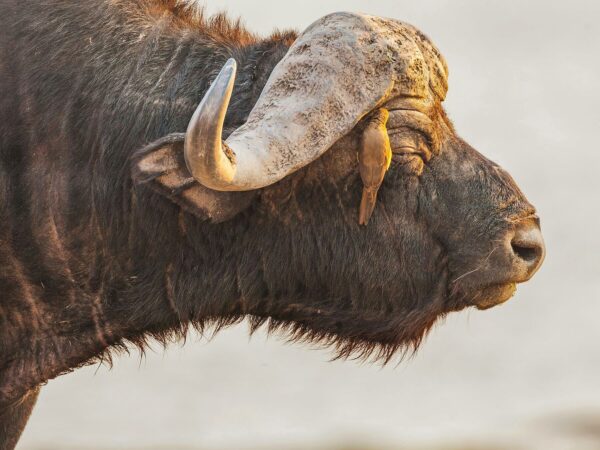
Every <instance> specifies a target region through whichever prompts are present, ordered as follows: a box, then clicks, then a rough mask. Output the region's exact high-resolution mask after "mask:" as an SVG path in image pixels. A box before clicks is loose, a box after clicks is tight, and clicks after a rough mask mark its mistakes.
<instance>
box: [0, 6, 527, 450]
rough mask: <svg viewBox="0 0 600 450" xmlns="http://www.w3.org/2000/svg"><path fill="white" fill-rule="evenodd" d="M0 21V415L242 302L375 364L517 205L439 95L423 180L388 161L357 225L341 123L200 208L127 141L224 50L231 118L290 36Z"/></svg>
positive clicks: (441, 303) (35, 13) (172, 107)
mask: <svg viewBox="0 0 600 450" xmlns="http://www.w3.org/2000/svg"><path fill="white" fill-rule="evenodd" d="M0 29H1V30H2V34H0V52H1V53H0V86H1V88H2V92H3V93H9V94H8V95H4V94H3V95H2V98H0V220H1V222H0V223H1V225H0V292H2V294H1V295H2V297H1V299H0V405H4V406H3V407H1V406H0V411H2V410H3V409H4V411H8V410H7V409H6V408H10V407H11V406H9V405H13V404H15V402H18V401H19V399H21V398H24V396H26V395H28V392H30V391H31V390H32V389H35V388H36V387H37V386H39V385H40V384H41V383H44V382H45V381H47V380H49V379H51V378H53V377H56V376H58V375H60V374H62V373H65V372H68V371H71V370H73V369H74V368H76V367H79V366H81V365H83V364H90V363H92V362H94V361H98V360H107V359H110V354H111V352H112V351H115V350H119V349H125V346H126V345H127V344H128V343H133V344H134V345H137V346H139V347H140V348H143V346H144V345H145V342H146V340H147V339H149V338H156V339H158V340H159V341H161V342H168V341H170V340H172V339H179V338H181V337H183V336H184V335H185V333H186V331H187V329H188V327H189V326H190V325H191V326H194V327H195V328H197V329H199V330H201V331H202V330H205V329H206V328H207V327H209V326H212V327H215V328H216V329H219V328H221V327H223V326H226V325H230V324H233V323H237V322H239V321H241V320H243V319H244V318H248V319H249V321H250V323H251V325H252V328H253V329H256V328H258V327H259V326H261V325H262V324H266V325H267V327H268V329H269V331H284V332H286V333H288V335H289V336H290V339H291V340H294V341H304V342H309V343H314V344H319V345H331V346H333V347H334V348H335V349H336V351H337V355H338V356H340V357H348V356H352V355H354V356H357V357H368V356H370V355H374V356H375V357H378V358H381V359H382V360H384V361H387V360H389V359H390V358H391V356H392V355H393V354H394V353H395V352H396V351H397V350H402V351H412V350H414V349H415V348H416V347H417V346H418V344H419V342H420V341H421V339H422V338H423V336H424V334H425V332H426V331H427V330H428V329H429V328H430V327H431V326H432V325H433V324H434V322H435V321H436V319H437V318H438V317H440V316H442V315H444V314H445V313H446V312H448V311H451V310H454V309H460V308H462V307H464V306H466V305H468V304H469V303H468V300H469V299H470V296H471V295H472V293H473V292H475V290H476V288H477V286H476V285H475V284H467V283H466V280H461V282H460V283H454V284H453V283H452V280H454V279H456V276H457V275H460V274H461V273H464V272H465V271H466V270H468V269H469V268H471V267H472V266H473V264H477V263H478V261H481V260H482V259H483V258H484V257H485V256H486V255H487V254H488V253H489V251H490V248H491V246H492V245H493V244H492V243H493V242H494V239H496V238H497V237H498V236H499V235H501V234H502V233H504V232H505V231H506V229H507V228H509V227H510V220H511V218H514V217H518V216H521V215H524V214H529V213H531V207H530V205H529V204H528V203H527V202H526V201H525V199H524V197H523V196H522V194H521V193H520V192H519V191H518V189H517V188H516V186H515V185H514V183H513V182H512V180H510V178H509V177H508V176H507V175H506V174H504V173H503V172H501V171H499V169H498V168H497V166H495V165H494V164H493V163H491V162H489V161H487V160H485V159H484V158H483V157H481V156H480V155H479V154H477V152H475V151H474V150H473V149H471V148H470V147H469V146H468V145H467V144H466V143H464V142H463V141H461V140H460V139H459V138H457V137H456V136H455V134H454V131H453V130H452V128H451V126H450V125H449V122H448V121H447V120H446V119H445V116H444V115H443V111H442V110H441V107H439V108H438V109H439V117H438V118H437V120H438V121H439V123H440V127H441V128H440V129H441V130H442V131H441V132H440V133H441V134H440V136H438V137H436V139H439V140H440V146H441V148H442V150H441V152H440V155H439V156H437V157H434V158H433V159H432V161H431V162H430V164H428V166H427V167H426V168H425V170H424V172H423V174H422V176H420V177H417V176H414V175H413V174H411V173H410V172H409V171H408V170H407V169H406V168H405V167H402V166H398V165H396V166H394V165H392V167H391V169H390V171H389V173H388V175H387V176H386V179H385V181H384V184H383V185H382V188H381V190H380V192H379V200H378V205H377V208H376V209H375V212H374V214H373V218H372V219H371V221H370V223H369V226H368V227H367V228H361V227H359V226H358V223H357V221H356V208H357V205H358V203H359V199H360V189H361V183H360V179H359V177H358V172H357V170H356V156H355V150H354V149H355V148H356V145H357V142H356V141H357V138H356V136H355V135H350V136H347V137H346V138H344V140H342V141H341V142H340V143H339V144H338V145H337V146H336V147H335V148H333V149H332V150H331V151H329V152H328V153H327V154H326V155H325V156H324V157H322V158H321V159H320V160H318V161H316V162H315V163H313V164H311V165H310V166H308V167H307V168H305V169H303V170H301V171H299V172H298V173H296V174H294V175H293V176H291V177H289V178H287V179H285V180H283V181H282V182H280V183H277V184H276V185H274V186H272V187H269V188H266V189H264V190H261V191H260V192H259V193H258V195H257V196H256V198H255V199H254V200H253V201H252V202H251V203H250V205H249V206H248V207H247V208H246V209H245V210H244V211H242V212H241V213H239V214H238V215H237V216H235V217H234V218H233V219H231V220H229V221H226V222H224V223H220V224H214V223H211V222H209V221H204V220H202V219H201V218H199V217H197V215H194V214H190V213H188V212H183V211H182V210H181V208H180V206H179V205H178V204H177V202H173V201H171V199H169V198H168V196H165V195H162V194H161V193H160V192H156V191H154V190H152V189H149V188H148V186H146V185H145V184H140V185H136V184H134V183H133V182H132V179H131V176H130V166H131V156H132V155H133V154H134V153H135V152H136V151H137V150H139V149H140V148H142V147H143V146H144V145H146V144H148V143H150V142H152V141H155V140H156V139H159V138H162V137H164V136H166V135H168V134H170V133H174V132H182V131H185V129H186V126H187V123H188V120H189V118H190V116H191V115H192V113H193V111H194V109H195V107H196V105H197V104H198V103H199V101H200V100H201V98H202V95H203V93H204V92H205V91H206V89H207V88H208V85H209V82H210V81H211V80H212V79H213V78H214V76H215V75H216V74H217V72H218V71H219V69H220V68H221V66H222V65H223V63H224V62H225V61H226V59H227V58H229V57H234V58H236V60H237V62H238V65H239V67H240V69H239V76H238V79H237V82H236V88H235V91H234V94H233V99H232V103H231V106H230V110H229V114H228V116H227V119H226V125H227V130H228V132H230V131H231V130H233V129H235V128H236V127H238V126H240V125H241V124H243V123H244V121H245V119H246V117H247V115H248V113H249V111H250V110H251V108H252V106H253V105H254V103H255V102H256V100H257V98H258V96H259V95H260V92H261V91H262V88H263V86H264V84H265V83H266V80H267V78H268V76H269V74H270V72H271V70H272V69H273V67H274V66H275V64H276V63H277V62H278V61H279V60H280V59H281V58H282V57H283V55H284V54H285V52H286V50H287V48H288V47H289V45H291V43H292V42H293V40H294V39H295V34H294V33H292V32H289V33H277V34H275V35H273V36H271V37H270V38H267V39H259V38H258V37H256V36H254V35H252V34H251V33H248V32H247V31H246V30H244V29H243V27H241V26H240V25H239V23H230V22H229V21H227V20H226V19H225V18H224V17H223V16H217V17H216V18H212V19H206V18H204V17H202V16H201V15H198V14H193V13H192V12H190V10H189V9H184V8H182V7H180V6H177V4H176V2H174V1H151V0H115V1H109V0H102V1H100V0H79V1H77V2H73V1H70V0H25V1H16V0H5V1H3V2H2V6H1V7H0ZM465 161H467V162H468V164H467V165H468V166H469V167H466V166H465V165H464V162H465ZM457 174H458V175H457ZM461 177H462V178H461ZM457 179H460V180H461V181H460V182H459V183H457V181H456V180H457ZM469 282H471V283H474V282H472V281H471V280H469ZM25 409H27V408H23V410H24V412H23V416H24V415H26V414H28V411H25ZM6 414H9V413H6ZM17 422H18V421H17ZM0 424H2V422H1V421H0ZM0 426H2V425H0ZM13 428H15V427H13ZM19 432H20V431H19ZM15 436H16V434H15ZM0 442H2V438H0ZM8 442H12V441H10V439H9V440H8ZM4 445H5V447H6V448H10V444H6V443H5V444H4ZM7 445H8V447H7Z"/></svg>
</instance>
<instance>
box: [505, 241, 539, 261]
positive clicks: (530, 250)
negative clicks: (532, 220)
mask: <svg viewBox="0 0 600 450" xmlns="http://www.w3.org/2000/svg"><path fill="white" fill-rule="evenodd" d="M527 245H528V244H525V245H523V244H520V243H516V242H514V241H513V242H511V246H512V249H513V252H514V253H515V255H517V256H518V257H519V258H521V259H523V260H525V261H527V262H529V263H532V262H535V261H536V260H537V259H538V258H539V256H540V253H541V249H540V248H539V247H537V246H531V247H529V246H527Z"/></svg>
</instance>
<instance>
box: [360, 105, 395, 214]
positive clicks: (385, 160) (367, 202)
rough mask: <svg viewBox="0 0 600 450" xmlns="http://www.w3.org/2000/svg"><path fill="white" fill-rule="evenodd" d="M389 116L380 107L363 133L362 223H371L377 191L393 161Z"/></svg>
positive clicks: (361, 171)
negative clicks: (387, 127)
mask: <svg viewBox="0 0 600 450" xmlns="http://www.w3.org/2000/svg"><path fill="white" fill-rule="evenodd" d="M389 116H390V113H389V112H388V110H387V109H385V108H380V109H379V110H377V111H376V112H375V113H374V114H373V115H372V117H371V118H370V120H369V123H368V125H367V126H366V128H365V130H364V132H363V134H362V138H361V143H360V150H359V151H358V168H359V171H360V177H361V178H362V182H363V192H362V199H361V201H360V210H359V215H358V223H359V224H360V225H366V224H367V223H369V219H370V217H371V214H372V213H373V209H374V208H375V201H376V200H377V191H378V190H379V186H381V183H382V182H383V177H384V175H385V172H386V171H387V170H388V169H389V167H390V163H391V161H392V148H391V146H390V138H389V136H388V133H387V129H386V124H387V121H388V118H389Z"/></svg>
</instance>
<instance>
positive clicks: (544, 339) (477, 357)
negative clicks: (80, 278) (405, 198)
mask: <svg viewBox="0 0 600 450" xmlns="http://www.w3.org/2000/svg"><path fill="white" fill-rule="evenodd" d="M221 8H226V9H227V10H229V11H230V12H231V13H232V14H233V15H241V16H242V17H243V18H244V20H245V22H246V23H247V25H248V26H249V27H250V28H251V29H253V30H256V31H258V32H261V33H268V32H270V31H271V30H272V29H273V28H274V27H276V26H277V27H281V28H287V27H295V28H300V29H302V28H304V27H306V26H307V25H309V24H310V23H311V22H312V21H313V20H315V19H317V18H318V17H320V16H322V15H324V14H326V13H328V12H332V11H338V10H352V11H364V12H369V13H372V14H377V15H385V16H390V17H395V18H399V19H403V20H406V21H408V22H411V23H413V24H414V25H416V26H418V27H419V28H421V29H422V30H424V31H425V32H426V33H427V34H428V35H429V36H431V37H432V38H433V40H434V41H435V42H436V43H437V45H438V46H439V48H440V49H441V50H442V52H443V53H444V54H445V55H446V57H447V60H448V62H449V65H450V92H449V96H448V100H447V102H446V103H447V105H446V106H447V109H448V111H449V113H450V116H451V117H452V119H453V120H454V122H455V124H456V128H457V129H458V130H459V132H460V133H461V134H462V135H463V137H465V138H466V139H467V140H468V141H469V142H470V143H471V144H473V145H474V146H475V147H476V148H478V149H479V150H481V151H482V152H483V153H485V154H486V155H488V156H489V157H491V158H492V159H494V160H496V161H498V162H499V163H501V164H502V165H504V166H505V167H506V168H507V169H508V170H509V171H510V172H511V173H512V174H513V175H514V177H515V178H516V179H517V181H518V182H519V184H520V185H521V187H522V188H523V190H524V191H525V193H527V195H528V196H529V198H530V199H531V200H532V201H533V202H534V203H535V204H536V205H537V207H538V208H539V212H540V215H541V217H542V225H543V231H544V233H545V237H546V241H547V246H548V256H547V259H546V263H545V265H544V267H543V268H542V270H541V271H540V272H539V274H538V275H537V276H536V277H535V279H534V280H533V281H532V282H531V283H530V284H527V285H524V286H522V287H520V288H519V291H518V294H517V295H516V297H515V298H514V299H513V300H512V301H511V302H509V303H508V304H506V305H504V306H501V307H498V308H495V309H492V310H489V311H486V312H479V311H470V312H464V313H460V314H454V315H453V316H451V317H450V318H449V319H448V320H446V322H445V323H444V324H441V325H439V326H438V327H436V329H435V330H434V331H433V333H432V334H431V336H430V337H429V339H428V340H427V342H426V343H425V345H424V346H423V347H422V349H421V351H420V352H419V354H418V355H417V356H416V357H415V358H413V359H411V360H408V361H405V362H403V363H402V364H400V365H399V366H398V367H393V366H390V367H386V368H384V369H381V368H378V367H374V366H369V365H363V366H360V365H358V364H356V363H352V362H335V363H330V362H328V358H329V356H330V353H329V352H327V351H314V350H308V349H307V348H304V347H301V346H298V345H287V344H285V343H284V342H283V341H282V340H281V339H278V338H270V339H268V340H266V339H265V337H264V335H263V334H262V333H259V334H258V335H256V336H255V337H254V338H252V340H250V341H249V339H248V336H247V332H246V327H245V325H242V326H239V327H235V328H233V329H230V330H229V331H226V332H223V333H221V334H220V335H218V336H217V337H216V338H215V339H214V340H213V341H212V342H210V343H207V341H206V340H204V339H200V338H199V337H197V336H192V337H191V338H190V339H189V340H188V343H187V344H186V345H185V347H183V348H178V347H176V346H173V347H171V348H169V349H168V351H167V352H163V351H162V350H161V349H157V351H156V352H155V353H152V352H150V353H148V355H147V357H146V358H144V359H142V360H141V361H140V358H139V355H138V354H136V353H134V354H132V355H131V356H129V357H127V356H125V357H122V358H120V359H118V360H117V361H116V363H115V366H114V368H113V369H112V370H110V371H109V370H108V369H107V368H105V367H100V368H98V367H92V368H87V369H84V370H79V371H77V372H76V373H74V374H72V375H68V376H64V377H62V378H59V379H57V380H55V381H52V382H50V383H49V385H48V386H46V387H45V388H44V390H43V392H42V395H41V398H40V401H39V404H38V407H37V409H36V410H35V413H34V415H33V418H32V420H31V422H30V425H29V427H28V429H27V431H26V433H25V435H24V437H23V441H22V443H21V446H20V448H21V449H38V450H41V449H46V450H49V449H63V448H71V449H132V448H139V449H142V448H144V449H146V448H153V449H172V448H185V449H188V448H189V449H192V448H194V449H245V448H261V449H262V448H267V449H284V450H285V449H292V448H294V449H304V448H342V446H344V445H351V444H352V445H356V447H354V448H362V447H359V446H360V445H361V443H364V444H365V445H367V444H368V445H369V448H373V449H378V448H400V447H401V446H402V448H424V446H429V445H432V446H436V448H437V446H439V447H442V448H450V447H451V446H454V447H452V448H464V447H463V444H462V443H465V442H473V443H477V444H478V445H479V444H480V445H481V446H482V448H488V447H487V446H488V445H492V444H496V447H493V448H510V449H513V448H526V449H544V450H546V449H561V450H562V449H577V450H580V449H598V448H600V279H599V276H600V270H599V269H600V263H599V257H600V255H599V253H600V234H599V233H598V231H599V230H600V212H599V207H598V202H599V201H598V197H599V194H600V148H599V139H598V138H599V137H600V136H599V135H600V133H599V131H598V130H599V127H600V113H599V111H600V105H599V104H598V102H599V100H600V95H599V86H598V84H599V82H598V79H599V77H598V71H599V70H600V60H599V59H600V56H599V55H600V30H599V25H598V21H599V20H600V2H596V1H588V2H585V1H573V0H570V1H565V2H557V1H543V0H540V1H528V2H525V1H506V0H502V1H500V0H499V1H485V2H484V1H480V0H472V1H422V0H421V1H406V0H404V1H400V0H379V1H369V2H367V1H348V0H335V1H334V0H329V1H326V0H320V1H314V0H310V1H309V0H301V1H300V0H299V1H245V0H229V1H223V2H216V1H215V2H209V10H210V11H216V10H218V9H221ZM427 448H429V447H427ZM477 448H479V447H477Z"/></svg>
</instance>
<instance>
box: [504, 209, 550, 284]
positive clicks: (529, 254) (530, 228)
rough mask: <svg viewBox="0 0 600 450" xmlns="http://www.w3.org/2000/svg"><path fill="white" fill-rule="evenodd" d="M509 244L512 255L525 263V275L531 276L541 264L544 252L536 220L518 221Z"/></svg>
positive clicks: (542, 240)
mask: <svg viewBox="0 0 600 450" xmlns="http://www.w3.org/2000/svg"><path fill="white" fill-rule="evenodd" d="M510 244H511V247H512V251H513V253H514V255H515V256H516V257H517V258H518V259H519V260H521V261H523V262H525V264H526V265H527V277H528V278H529V277H531V276H532V275H533V274H534V273H535V272H536V271H537V269H538V268H539V267H540V266H541V264H542V261H543V260H544V254H545V252H546V250H545V246H544V239H543V237H542V232H541V231H540V227H539V225H538V224H537V222H535V221H531V220H527V221H523V222H521V223H519V224H518V225H517V227H516V228H515V234H514V236H513V238H512V241H511V243H510Z"/></svg>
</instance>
